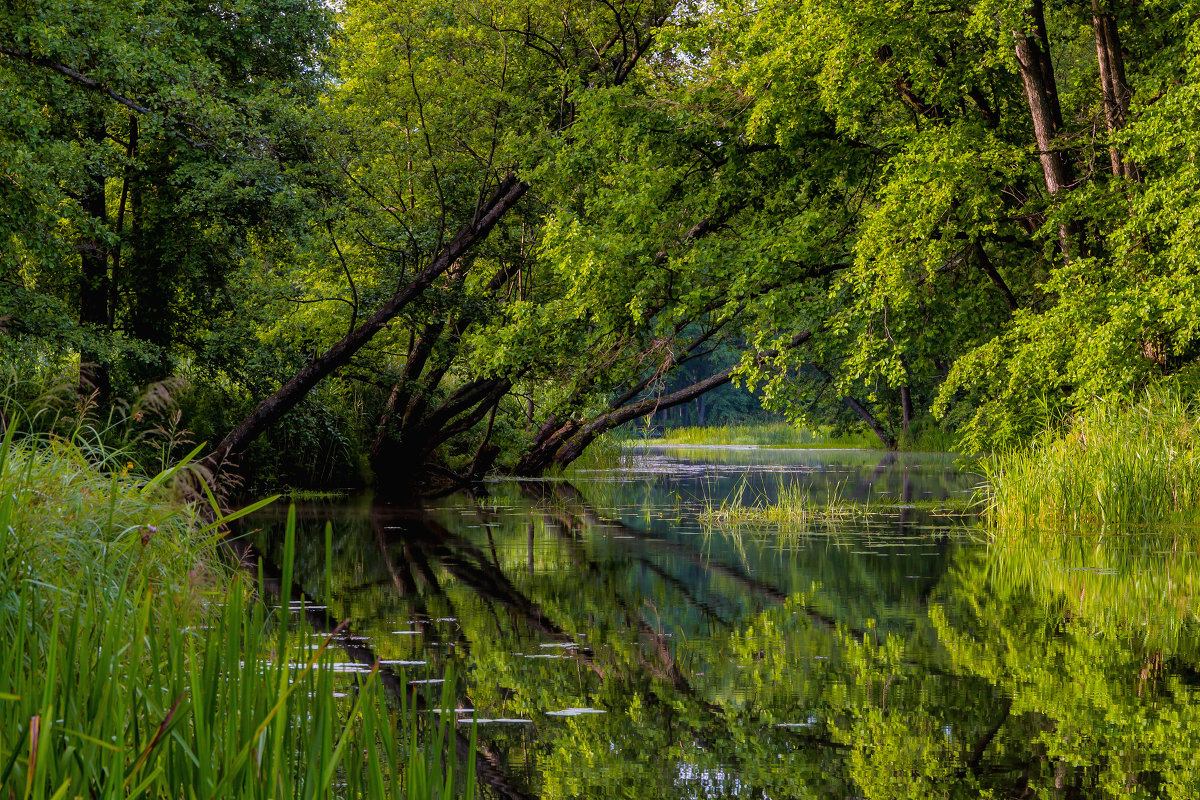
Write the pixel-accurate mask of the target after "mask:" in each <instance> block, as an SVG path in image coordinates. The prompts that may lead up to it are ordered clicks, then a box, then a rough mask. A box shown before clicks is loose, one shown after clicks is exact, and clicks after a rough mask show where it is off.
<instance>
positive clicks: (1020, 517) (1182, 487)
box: [984, 386, 1200, 536]
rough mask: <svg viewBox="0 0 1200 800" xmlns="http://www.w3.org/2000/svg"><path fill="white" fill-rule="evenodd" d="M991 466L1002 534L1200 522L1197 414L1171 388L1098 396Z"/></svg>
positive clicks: (994, 517)
mask: <svg viewBox="0 0 1200 800" xmlns="http://www.w3.org/2000/svg"><path fill="white" fill-rule="evenodd" d="M984 468H985V470H986V473H987V478H988V489H987V501H986V505H987V519H988V522H989V524H990V525H991V527H992V528H993V529H994V530H996V531H998V532H1000V533H998V534H997V535H1001V536H1007V535H1016V534H1017V532H1020V531H1025V530H1029V529H1054V530H1066V529H1070V530H1087V529H1093V528H1096V527H1106V526H1112V525H1153V524H1160V523H1192V522H1197V521H1200V417H1198V415H1197V409H1196V405H1195V403H1194V401H1192V400H1191V399H1190V398H1188V397H1186V396H1185V394H1184V393H1183V392H1181V391H1180V390H1179V389H1178V388H1173V387H1170V386H1162V387H1156V388H1152V389H1150V390H1147V391H1146V392H1145V393H1144V394H1143V395H1142V396H1141V398H1140V399H1139V400H1137V401H1136V402H1127V401H1121V400H1119V399H1109V400H1097V401H1096V402H1094V403H1093V404H1092V405H1091V406H1090V407H1088V408H1087V409H1086V410H1084V411H1083V412H1081V413H1080V414H1078V415H1077V416H1075V417H1074V419H1072V420H1070V421H1069V422H1067V423H1066V425H1065V427H1062V428H1060V429H1058V431H1056V432H1052V433H1047V434H1043V435H1042V436H1041V437H1039V438H1038V439H1037V440H1036V441H1034V442H1033V444H1032V445H1031V446H1029V447H1025V448H1020V449H1014V450H1010V451H1008V452H1005V453H1002V454H1000V455H998V456H996V457H994V458H992V459H990V460H987V461H985V462H984Z"/></svg>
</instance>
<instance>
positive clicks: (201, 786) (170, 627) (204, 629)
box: [0, 426, 474, 800]
mask: <svg viewBox="0 0 1200 800" xmlns="http://www.w3.org/2000/svg"><path fill="white" fill-rule="evenodd" d="M14 430H15V428H14V427H12V426H10V427H9V428H8V431H7V433H6V436H5V438H4V440H3V443H2V444H0V642H3V645H2V646H0V797H4V798H22V799H23V800H46V799H50V800H59V799H60V798H89V799H91V798H123V799H127V798H143V797H146V798H177V797H187V798H214V799H217V798H259V797H262V798H267V797H271V798H333V797H339V798H342V797H347V798H348V797H355V798H359V797H361V798H366V797H370V798H387V797H396V798H398V797H407V798H432V797H438V798H446V797H451V796H462V795H461V794H460V792H464V793H465V795H466V796H470V793H471V792H472V790H473V786H474V776H473V774H472V770H473V764H474V762H473V760H471V759H469V760H468V764H467V768H466V770H465V772H466V775H465V780H462V778H463V777H464V776H462V775H456V769H455V766H456V759H455V757H454V755H453V753H454V750H453V744H454V742H453V738H454V736H455V733H454V730H453V725H454V722H453V720H451V719H449V718H448V717H445V716H443V717H442V718H441V720H440V721H439V720H438V719H437V718H435V717H431V716H429V715H425V714H418V712H417V709H416V708H415V707H414V705H412V704H411V703H410V701H409V698H408V696H407V694H404V693H401V694H400V696H399V697H398V698H394V697H389V696H388V695H387V694H386V693H385V691H384V688H383V686H382V685H381V675H380V673H379V670H380V667H379V666H378V665H375V666H374V667H368V668H366V669H364V670H363V671H361V672H359V673H351V674H347V673H345V672H343V671H339V670H335V669H333V666H334V663H335V661H336V656H335V654H334V652H333V650H334V647H335V646H336V642H337V636H336V634H335V635H319V636H318V635H316V634H315V632H314V631H312V630H308V629H305V627H304V625H303V624H302V623H301V624H299V625H297V624H295V620H290V619H287V618H281V617H280V616H278V614H277V613H276V612H273V611H269V610H268V608H267V607H266V606H265V605H264V604H263V602H261V598H260V597H258V596H257V595H256V593H255V586H254V584H253V582H251V581H250V580H249V579H248V578H246V577H244V576H242V575H240V574H239V573H237V572H236V571H234V570H233V569H232V568H231V567H229V566H228V565H226V564H223V563H222V561H221V559H220V557H219V553H218V549H217V542H218V531H219V530H220V528H221V526H222V524H223V523H224V522H226V521H228V520H229V519H231V518H232V517H226V518H224V519H218V520H217V521H216V522H206V521H205V520H204V519H203V518H202V517H201V516H200V515H198V514H197V513H195V511H193V510H192V509H190V508H189V507H187V506H185V505H183V504H181V503H180V502H178V500H177V498H176V497H175V496H174V494H173V492H172V490H171V489H170V488H169V487H168V485H167V484H168V483H169V482H170V478H171V477H172V474H173V472H174V471H175V470H174V468H173V469H172V470H168V471H167V472H164V473H161V474H159V475H157V476H155V477H153V478H146V477H139V476H137V475H135V474H133V472H132V467H130V466H127V465H126V466H120V468H119V469H118V468H117V465H114V464H112V463H111V459H110V460H107V461H106V460H103V459H102V460H101V461H100V463H99V466H98V465H97V463H96V462H95V461H93V460H92V459H91V458H89V454H85V453H84V452H83V451H82V450H81V449H80V448H78V447H76V446H73V445H71V444H69V443H66V442H64V441H62V440H58V439H33V438H29V439H25V440H22V441H14V440H13V432H14ZM91 455H95V453H92V454H91ZM294 530H295V526H294V518H292V519H290V520H289V525H288V539H289V547H288V548H287V552H288V553H289V555H288V556H287V558H286V559H285V563H284V565H283V581H282V585H283V587H284V590H283V595H284V597H287V596H288V595H289V592H290V589H289V587H290V584H291V571H292V564H291V555H290V553H291V552H292V548H291V546H290V543H291V542H292V540H293V538H294ZM285 605H286V604H285ZM449 683H450V682H449V681H448V682H447V685H446V688H444V689H443V691H444V692H447V693H448V692H450V689H449ZM401 685H403V684H401ZM453 705H454V703H453V702H452V700H451V698H450V697H449V696H446V697H443V699H442V701H441V703H440V704H439V705H438V707H439V708H449V707H452V706H453ZM397 716H398V719H399V724H397ZM472 747H473V735H472Z"/></svg>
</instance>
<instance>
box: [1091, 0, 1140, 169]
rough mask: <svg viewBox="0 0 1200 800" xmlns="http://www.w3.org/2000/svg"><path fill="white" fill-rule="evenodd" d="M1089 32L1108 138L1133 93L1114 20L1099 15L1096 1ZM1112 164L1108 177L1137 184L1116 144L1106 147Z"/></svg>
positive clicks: (1120, 124)
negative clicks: (1093, 41)
mask: <svg viewBox="0 0 1200 800" xmlns="http://www.w3.org/2000/svg"><path fill="white" fill-rule="evenodd" d="M1092 30H1093V31H1094V33H1095V36H1096V62H1097V63H1098V64H1099V66H1100V88H1101V89H1102V91H1103V93H1104V120H1105V123H1106V124H1107V126H1108V135H1109V136H1110V137H1111V136H1112V135H1113V134H1115V133H1117V132H1118V131H1119V130H1121V129H1122V128H1124V127H1125V119H1126V117H1127V116H1128V114H1129V101H1130V100H1131V99H1132V97H1133V89H1131V88H1130V86H1129V82H1128V81H1127V80H1126V79H1125V57H1124V56H1123V55H1122V54H1121V36H1120V33H1119V32H1118V30H1117V19H1116V17H1115V16H1114V15H1113V14H1112V13H1109V12H1104V11H1101V9H1100V0H1092ZM1108 154H1109V158H1110V160H1111V161H1112V174H1113V175H1114V176H1115V177H1125V178H1129V179H1130V180H1137V178H1138V175H1137V167H1136V166H1135V165H1134V164H1133V163H1131V162H1126V161H1125V160H1124V158H1123V157H1122V155H1121V151H1120V150H1119V149H1118V148H1117V146H1116V144H1113V143H1110V144H1109V146H1108Z"/></svg>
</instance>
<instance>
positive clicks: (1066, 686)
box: [254, 448, 1200, 798]
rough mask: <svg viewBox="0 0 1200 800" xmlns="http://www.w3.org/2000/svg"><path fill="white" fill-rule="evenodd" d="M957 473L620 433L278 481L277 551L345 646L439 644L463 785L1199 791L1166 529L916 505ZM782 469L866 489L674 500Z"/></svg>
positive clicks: (709, 790) (914, 462)
mask: <svg viewBox="0 0 1200 800" xmlns="http://www.w3.org/2000/svg"><path fill="white" fill-rule="evenodd" d="M977 482H978V477H977V476H972V475H968V474H964V473H962V472H960V471H958V470H957V469H955V467H954V465H953V462H952V461H951V460H950V459H949V458H948V457H946V456H938V455H925V454H900V455H897V454H884V453H874V452H867V451H799V450H774V449H772V450H755V449H745V448H720V449H713V448H688V449H665V448H644V449H640V450H638V451H634V452H631V453H630V454H628V455H627V456H626V457H625V458H623V459H622V463H621V464H620V466H618V467H615V468H612V469H604V470H594V471H581V472H578V473H577V474H575V475H573V476H572V478H571V480H570V482H566V481H552V482H497V483H493V484H489V486H488V490H489V493H488V495H487V496H486V497H475V498H471V497H468V496H466V495H459V496H455V497H451V498H447V499H445V500H442V501H438V502H435V503H431V504H429V505H427V506H426V507H424V508H421V509H415V508H404V507H397V506H392V505H388V504H386V503H379V502H372V501H371V500H370V499H369V498H360V499H357V500H354V501H350V502H347V503H339V504H312V505H307V506H303V507H300V508H299V509H298V513H299V518H300V526H299V531H298V535H297V567H296V568H297V574H298V576H299V579H300V581H301V582H302V584H303V586H304V588H305V590H306V592H307V593H308V594H309V595H310V596H312V597H314V598H320V599H321V600H322V602H327V603H328V605H329V607H330V613H331V615H332V617H333V618H335V619H337V620H343V619H348V620H349V627H350V629H351V630H352V631H353V632H354V636H355V637H360V638H356V639H355V641H356V642H357V643H359V646H358V648H357V649H356V648H355V647H348V648H347V652H348V653H349V654H350V658H349V659H348V660H347V664H346V666H345V669H347V670H350V671H353V670H355V669H360V668H361V667H360V666H358V665H356V663H355V662H358V663H359V664H361V663H362V662H365V661H369V660H373V659H374V658H379V659H382V660H383V662H384V663H385V664H387V665H388V669H389V670H390V671H391V672H392V673H393V674H394V676H395V680H396V682H397V683H399V681H400V680H403V681H406V682H408V683H411V684H412V685H413V686H414V687H415V688H418V689H420V688H422V687H428V686H434V685H436V683H434V682H436V681H439V680H440V679H441V678H442V677H443V675H444V674H445V673H446V670H447V668H448V667H452V668H453V669H454V670H455V672H456V674H457V675H458V676H459V681H460V683H461V684H463V685H462V688H461V691H460V696H459V698H458V702H457V709H459V710H456V713H457V714H459V716H461V718H462V720H464V722H465V721H469V720H470V719H471V718H472V717H477V718H478V719H479V722H480V728H479V741H480V757H481V762H480V763H481V766H482V767H484V769H481V775H482V777H483V791H484V794H485V796H501V797H545V798H565V797H586V798H591V797H596V798H601V797H629V798H683V797H688V798H692V797H694V798H718V797H755V798H759V797H770V798H793V797H837V798H842V797H859V796H866V797H878V798H890V797H975V796H980V795H982V794H985V793H986V792H988V791H990V792H993V793H994V796H997V797H1023V796H1029V797H1032V796H1039V797H1102V796H1110V795H1111V796H1117V795H1120V796H1130V795H1132V796H1158V795H1163V796H1176V797H1192V796H1200V789H1198V788H1197V782H1198V775H1200V773H1198V771H1197V770H1200V766H1198V763H1197V758H1200V755H1197V754H1196V751H1197V749H1198V748H1200V703H1198V702H1197V698H1196V695H1195V688H1194V687H1195V686H1196V685H1197V680H1196V678H1197V674H1198V673H1197V671H1196V667H1197V665H1198V664H1200V660H1198V656H1197V652H1198V651H1197V648H1196V647H1195V645H1194V641H1193V640H1194V639H1195V625H1194V622H1195V619H1194V617H1195V604H1194V602H1193V597H1194V594H1193V592H1192V586H1193V583H1192V577H1191V576H1192V575H1193V574H1195V573H1196V570H1195V569H1194V567H1195V564H1194V554H1195V552H1196V548H1195V546H1194V544H1193V545H1192V546H1191V547H1190V548H1189V547H1186V546H1185V547H1180V546H1179V541H1178V536H1176V538H1175V545H1174V547H1171V546H1168V545H1166V544H1164V543H1163V542H1162V541H1157V540H1155V541H1151V539H1153V537H1150V538H1149V539H1147V538H1146V537H1141V538H1139V539H1138V543H1137V545H1136V546H1131V540H1122V541H1121V543H1120V546H1117V547H1114V546H1113V543H1112V542H1107V543H1105V542H1098V541H1097V542H1093V541H1088V542H1084V543H1082V544H1081V543H1080V542H1078V541H1077V540H1075V539H1072V540H1070V541H1067V540H1063V541H1061V542H1059V544H1057V545H1056V544H1054V542H1058V541H1059V540H1056V539H1046V538H1044V537H1043V538H1042V539H1040V540H1039V541H1038V543H1037V545H1036V546H1025V545H1024V544H1021V543H1018V544H1017V545H1014V546H998V545H997V546H988V545H987V544H986V540H985V538H984V537H983V536H982V535H981V534H980V532H978V531H976V530H973V529H972V528H971V527H970V525H969V524H968V523H965V522H963V521H962V520H961V519H956V518H953V517H948V516H946V515H944V514H943V513H942V512H941V511H940V507H941V506H942V505H944V504H945V503H946V501H954V500H956V499H959V500H960V501H961V498H963V497H967V496H969V495H970V493H971V491H972V489H973V487H974V486H975V484H976V483H977ZM790 483H799V484H801V485H803V486H804V487H806V490H807V491H809V492H810V493H811V494H812V496H813V497H814V498H816V499H818V500H823V499H825V498H827V497H838V498H842V499H853V500H856V501H858V502H863V503H867V504H868V505H869V508H870V510H871V514H870V516H869V517H868V518H866V519H855V520H853V521H845V522H836V523H831V524H829V525H827V526H825V527H823V528H818V529H799V530H778V529H772V528H752V529H743V530H740V531H720V530H711V529H705V528H704V527H702V526H701V525H699V524H698V523H697V516H698V514H699V513H700V511H701V510H703V508H704V507H705V506H706V505H708V504H720V502H722V500H723V499H724V498H728V497H730V496H734V495H738V496H741V497H742V499H743V501H744V502H765V501H767V500H769V499H770V498H772V497H773V496H774V495H775V494H777V493H778V492H779V490H780V488H781V487H783V486H786V485H788V484H790ZM327 521H332V522H333V525H334V531H335V535H334V539H333V546H334V551H333V559H334V561H333V569H332V570H331V571H330V572H329V573H328V574H329V575H330V576H331V579H332V580H331V584H332V585H327V584H326V575H327V572H326V569H325V544H324V534H323V531H324V527H325V524H326V522H327ZM256 524H257V525H259V526H260V527H261V530H259V531H258V532H257V533H255V534H254V536H255V538H256V541H257V543H258V545H259V546H260V548H261V549H262V550H263V551H264V552H265V553H267V555H268V556H269V557H275V558H278V556H279V551H280V548H281V546H282V535H281V527H282V526H281V525H280V523H279V519H278V518H277V517H272V516H270V515H260V516H259V517H258V518H257V520H256ZM1192 541H1195V540H1192Z"/></svg>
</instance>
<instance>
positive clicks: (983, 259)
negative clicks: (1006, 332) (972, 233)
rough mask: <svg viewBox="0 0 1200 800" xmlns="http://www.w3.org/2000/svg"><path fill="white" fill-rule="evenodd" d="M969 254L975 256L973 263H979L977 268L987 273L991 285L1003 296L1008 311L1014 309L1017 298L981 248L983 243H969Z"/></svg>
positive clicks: (1015, 308)
mask: <svg viewBox="0 0 1200 800" xmlns="http://www.w3.org/2000/svg"><path fill="white" fill-rule="evenodd" d="M971 254H972V255H973V256H974V257H975V263H976V264H978V265H979V269H981V270H982V271H983V274H984V275H987V277H988V280H990V281H991V282H992V285H993V286H995V287H996V288H997V289H998V290H999V291H1000V296H1001V297H1003V298H1004V305H1006V306H1008V310H1009V311H1016V310H1017V298H1016V296H1015V295H1013V293H1012V289H1010V288H1008V284H1007V283H1006V282H1005V280H1004V277H1003V276H1002V275H1001V274H1000V272H999V270H997V269H996V265H995V264H993V263H992V260H991V259H990V258H988V254H987V251H986V250H984V249H983V245H981V244H979V242H975V243H974V244H973V245H971Z"/></svg>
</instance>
